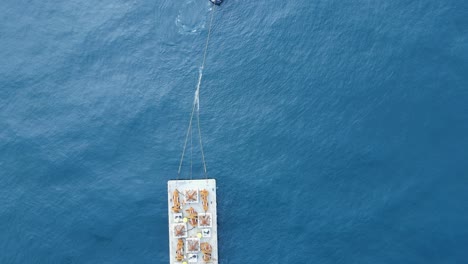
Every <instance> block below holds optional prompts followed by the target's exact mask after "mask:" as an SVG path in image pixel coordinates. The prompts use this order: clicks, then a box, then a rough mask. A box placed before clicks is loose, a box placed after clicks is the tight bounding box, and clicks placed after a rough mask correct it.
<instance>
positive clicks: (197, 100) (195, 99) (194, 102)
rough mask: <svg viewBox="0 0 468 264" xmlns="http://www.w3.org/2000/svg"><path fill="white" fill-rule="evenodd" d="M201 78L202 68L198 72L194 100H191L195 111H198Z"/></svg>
mask: <svg viewBox="0 0 468 264" xmlns="http://www.w3.org/2000/svg"><path fill="white" fill-rule="evenodd" d="M202 76H203V68H202V67H200V69H199V71H198V84H197V90H195V98H194V99H193V104H194V105H196V106H197V111H199V110H200V86H201V80H202Z"/></svg>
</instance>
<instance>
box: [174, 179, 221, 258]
mask: <svg viewBox="0 0 468 264" xmlns="http://www.w3.org/2000/svg"><path fill="white" fill-rule="evenodd" d="M167 194H168V214H169V252H170V257H169V263H171V264H190V263H212V264H217V263H218V229H217V215H216V180H214V179H204V180H177V181H176V180H172V181H168V182H167Z"/></svg>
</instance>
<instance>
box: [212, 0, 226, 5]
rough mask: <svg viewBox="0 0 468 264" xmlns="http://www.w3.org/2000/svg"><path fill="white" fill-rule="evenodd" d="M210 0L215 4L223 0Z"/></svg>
mask: <svg viewBox="0 0 468 264" xmlns="http://www.w3.org/2000/svg"><path fill="white" fill-rule="evenodd" d="M210 2H211V3H213V4H215V5H220V4H221V3H222V2H223V0H210Z"/></svg>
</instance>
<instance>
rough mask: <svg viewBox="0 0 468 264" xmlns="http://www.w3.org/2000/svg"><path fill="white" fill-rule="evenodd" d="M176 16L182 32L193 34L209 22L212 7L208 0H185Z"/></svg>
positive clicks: (179, 29)
mask: <svg viewBox="0 0 468 264" xmlns="http://www.w3.org/2000/svg"><path fill="white" fill-rule="evenodd" d="M180 6H181V8H180V10H179V14H178V15H177V18H176V25H177V28H178V31H179V33H180V34H183V35H193V34H197V33H199V32H200V31H202V30H203V29H204V28H205V26H206V23H207V20H206V18H207V17H208V16H207V14H209V12H210V10H211V7H210V3H209V2H208V1H196V0H185V1H184V2H183V3H182V4H181V5H180Z"/></svg>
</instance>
